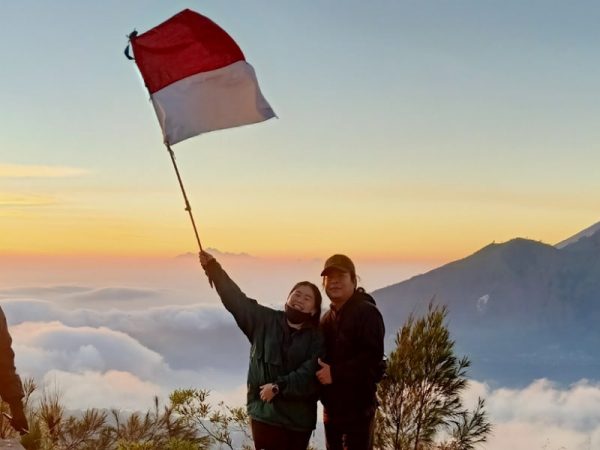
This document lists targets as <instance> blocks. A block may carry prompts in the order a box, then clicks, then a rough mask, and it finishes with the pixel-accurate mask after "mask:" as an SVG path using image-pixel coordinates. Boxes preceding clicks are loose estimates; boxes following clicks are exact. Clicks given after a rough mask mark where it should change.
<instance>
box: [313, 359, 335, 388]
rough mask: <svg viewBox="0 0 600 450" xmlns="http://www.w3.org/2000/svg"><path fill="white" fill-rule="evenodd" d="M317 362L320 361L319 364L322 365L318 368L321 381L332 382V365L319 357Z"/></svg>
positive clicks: (318, 376) (324, 382)
mask: <svg viewBox="0 0 600 450" xmlns="http://www.w3.org/2000/svg"><path fill="white" fill-rule="evenodd" d="M317 362H318V363H319V366H321V368H320V369H319V370H317V378H318V380H319V383H321V384H332V383H333V379H332V378H331V366H330V365H329V364H326V363H324V362H323V361H321V358H319V359H318V360H317Z"/></svg>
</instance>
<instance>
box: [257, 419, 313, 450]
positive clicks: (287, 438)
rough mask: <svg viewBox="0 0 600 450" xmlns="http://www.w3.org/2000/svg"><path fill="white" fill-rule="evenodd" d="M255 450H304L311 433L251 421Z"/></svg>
mask: <svg viewBox="0 0 600 450" xmlns="http://www.w3.org/2000/svg"><path fill="white" fill-rule="evenodd" d="M250 424H251V426H252V437H253V438H254V447H255V448H256V450H306V448H307V447H308V441H310V435H311V434H312V431H294V430H286V429H285V428H282V427H277V426H275V425H269V424H268V423H264V422H259V421H258V420H254V419H251V420H250Z"/></svg>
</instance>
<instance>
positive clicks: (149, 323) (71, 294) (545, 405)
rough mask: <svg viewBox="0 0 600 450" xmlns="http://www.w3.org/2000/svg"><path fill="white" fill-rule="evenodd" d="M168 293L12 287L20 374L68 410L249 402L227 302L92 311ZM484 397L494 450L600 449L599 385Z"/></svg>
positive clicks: (473, 393)
mask: <svg viewBox="0 0 600 450" xmlns="http://www.w3.org/2000/svg"><path fill="white" fill-rule="evenodd" d="M167 294H168V293H167ZM167 294H166V293H165V292H164V291H161V290H160V289H145V288H144V289H138V288H108V287H107V288H89V287H84V286H66V285H65V286H55V287H41V288H14V289H7V290H4V291H2V292H0V297H4V300H3V301H2V307H3V309H4V311H5V313H6V316H7V318H8V321H9V325H10V328H11V333H12V335H13V338H14V348H15V351H16V355H17V366H18V369H19V371H20V372H21V374H22V375H24V376H34V377H35V378H36V380H37V381H38V382H39V383H40V384H42V385H45V386H57V387H58V388H59V389H60V390H61V392H62V393H63V396H64V399H65V401H66V403H67V406H68V407H69V408H73V409H83V408H88V407H98V408H112V407H116V408H120V409H145V408H147V407H149V406H151V403H152V399H153V397H154V395H158V396H159V397H160V398H162V399H163V400H164V399H166V397H167V396H168V394H169V392H171V391H172V390H173V389H175V388H181V387H197V388H207V389H211V390H212V398H213V399H214V400H225V401H227V402H228V403H229V404H232V405H241V404H243V402H244V397H245V377H246V370H247V361H248V350H249V344H248V342H247V341H246V340H245V337H244V336H243V335H242V333H241V332H240V331H239V330H238V329H237V327H236V325H235V322H234V320H233V318H232V317H231V316H230V315H229V313H228V312H227V311H225V310H224V308H222V306H220V305H215V304H213V303H197V304H187V305H167V306H155V307H146V308H142V309H129V310H122V309H117V308H115V307H111V308H106V309H93V308H89V307H87V305H88V304H90V303H93V304H94V305H100V304H102V303H103V302H106V303H107V304H111V305H115V304H120V303H121V304H122V303H127V304H128V303H131V302H132V301H136V299H139V298H144V299H146V300H147V301H148V302H149V304H150V303H153V302H155V301H156V300H157V299H159V300H160V299H163V298H164V297H165V295H167ZM42 298H44V299H42ZM74 304H77V305H79V306H78V307H73V305H74ZM479 396H481V397H484V398H486V402H487V403H486V408H487V411H488V413H489V415H490V418H491V420H492V422H493V423H494V433H493V436H491V439H490V442H489V443H488V444H486V446H485V448H486V449H488V450H506V449H507V448H510V449H511V450H535V449H540V450H542V449H545V450H558V449H561V448H565V449H569V450H571V449H574V450H588V449H594V448H600V426H599V425H598V424H600V383H599V382H597V381H591V380H581V381H579V382H578V383H575V384H573V385H570V386H560V385H557V384H555V383H553V382H552V381H550V380H546V379H541V380H537V381H535V382H533V383H531V384H530V385H528V386H526V387H524V388H522V389H508V388H505V387H491V386H490V385H488V384H486V383H485V382H479V381H473V382H472V383H471V385H470V388H469V390H468V392H467V393H466V396H465V397H466V402H467V403H468V404H474V403H475V402H476V399H477V397H479Z"/></svg>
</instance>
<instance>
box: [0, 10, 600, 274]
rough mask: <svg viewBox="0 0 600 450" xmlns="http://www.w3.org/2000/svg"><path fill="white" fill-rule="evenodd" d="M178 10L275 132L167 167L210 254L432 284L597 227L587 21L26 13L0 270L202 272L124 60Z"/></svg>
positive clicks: (594, 14)
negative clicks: (480, 260)
mask: <svg viewBox="0 0 600 450" xmlns="http://www.w3.org/2000/svg"><path fill="white" fill-rule="evenodd" d="M183 8H191V9H194V10H196V11H198V12H200V13H202V14H205V15H207V16H209V17H210V18H212V19H213V20H214V21H216V22H217V23H218V24H220V25H221V26H222V27H223V28H225V30H227V31H228V32H229V33H230V34H231V35H232V36H233V37H234V39H236V41H237V42H238V44H239V45H240V46H241V48H242V50H243V51H244V53H245V55H246V58H247V59H248V61H249V62H250V63H251V64H252V65H253V66H254V67H255V69H256V72H257V75H258V79H259V82H260V84H261V88H262V90H263V93H264V94H265V96H266V98H267V99H268V100H269V102H270V103H271V105H272V107H273V108H274V109H275V111H276V113H277V114H278V115H279V119H275V120H271V121H268V122H266V123H262V124H258V125H252V126H248V127H243V128H239V129H235V130H225V131H220V132H215V133H212V134H207V135H203V136H200V137H197V138H194V139H190V140H188V141H186V142H184V143H181V144H178V145H176V146H175V151H176V155H177V159H178V163H179V164H180V169H181V172H182V176H183V179H184V182H185V184H186V187H187V190H188V194H189V197H190V200H191V203H192V208H193V210H194V213H195V215H196V219H197V222H198V224H199V229H200V233H201V237H202V239H203V242H204V243H205V245H206V246H209V247H214V248H218V249H220V250H222V251H227V252H234V253H239V252H246V253H250V254H252V255H257V256H261V257H284V258H323V257H326V256H328V255H329V254H331V253H332V252H337V251H344V252H346V253H349V254H352V255H354V256H356V257H361V258H370V259H373V260H381V261H440V262H441V261H448V260H451V259H455V258H459V257H463V256H466V255H467V254H469V253H472V252H473V251H475V250H477V249H478V248H480V247H482V246H483V245H486V244H488V243H489V242H492V241H494V240H495V241H504V240H507V239H510V238H513V237H516V236H521V237H529V238H532V239H537V240H543V241H544V242H548V243H556V242H558V241H560V240H562V239H564V238H566V237H568V236H570V235H572V234H574V233H576V232H578V231H579V230H581V229H583V228H585V227H587V226H589V225H591V224H593V223H595V222H597V221H598V220H600V213H599V210H600V208H599V207H600V176H598V173H599V172H598V167H600V151H599V149H600V128H598V118H599V117H600V101H598V80H599V79H600V77H599V76H600V60H599V59H598V57H597V43H598V41H599V38H600V31H599V28H598V26H597V23H598V19H600V7H599V6H598V5H597V4H595V3H591V2H568V3H567V2H562V1H529V2H522V1H520V0H519V1H503V2H475V1H452V2H404V1H377V2H364V1H357V0H344V1H313V2H289V1H283V2H270V1H252V2H249V1H227V2H223V1H220V0H207V1H202V2H200V1H195V2H194V1H168V2H166V1H157V0H143V1H142V0H135V1H134V0H130V1H127V2H120V1H116V0H106V1H102V2H80V1H73V0H71V1H61V0H56V1H53V2H42V1H31V0H23V1H19V2H4V3H3V4H2V12H1V16H2V19H3V20H2V22H3V24H2V27H0V54H1V55H2V70H1V71H0V81H1V82H0V95H1V98H2V103H1V106H0V119H1V123H2V132H1V133H0V149H1V152H0V254H1V255H3V256H9V255H12V256H14V255H25V256H34V255H88V256H94V255H116V256H144V255H146V256H174V255H178V254H181V253H185V252H193V251H195V250H196V248H195V240H194V236H193V233H192V230H191V227H190V224H189V222H188V218H187V216H186V213H185V211H184V210H183V200H182V198H181V194H180V192H179V188H178V186H177V182H176V178H175V175H174V173H173V170H172V167H171V166H170V161H169V159H168V155H167V153H166V151H165V150H164V147H163V145H162V137H161V134H160V130H159V127H158V123H157V120H156V118H155V116H154V112H153V109H152V107H151V104H150V103H149V101H148V95H147V93H146V92H145V90H144V87H143V83H142V82H141V78H140V76H139V74H138V72H137V69H136V67H135V65H134V63H133V62H131V61H127V60H126V59H125V57H124V56H123V53H122V51H123V49H124V48H125V46H126V43H127V42H126V37H125V36H126V35H127V34H128V33H129V32H130V31H132V30H133V29H134V28H136V29H137V30H138V31H140V32H143V31H146V30H147V29H149V28H151V27H152V26H155V25H157V24H158V23H160V22H162V21H163V20H165V19H166V18H168V17H170V16H171V15H173V14H175V13H177V12H178V11H180V10H181V9H183Z"/></svg>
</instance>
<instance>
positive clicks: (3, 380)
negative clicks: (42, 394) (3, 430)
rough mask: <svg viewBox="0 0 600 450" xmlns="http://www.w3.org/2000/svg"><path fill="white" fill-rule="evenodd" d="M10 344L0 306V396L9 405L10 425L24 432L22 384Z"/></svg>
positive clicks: (26, 426) (25, 420)
mask: <svg viewBox="0 0 600 450" xmlns="http://www.w3.org/2000/svg"><path fill="white" fill-rule="evenodd" d="M11 344H12V339H11V337H10V334H9V333H8V325H7V324H6V317H5V316H4V312H3V311H2V308H0V397H1V398H2V400H4V401H5V402H6V403H8V404H9V406H10V412H11V414H12V419H11V425H12V427H13V428H14V429H15V430H17V431H19V432H20V433H25V432H26V431H27V429H28V425H27V419H26V418H25V413H24V412H23V402H22V398H23V395H24V394H23V386H22V384H21V379H20V378H19V375H17V371H16V369H15V354H14V353H13V351H12V347H11Z"/></svg>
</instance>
